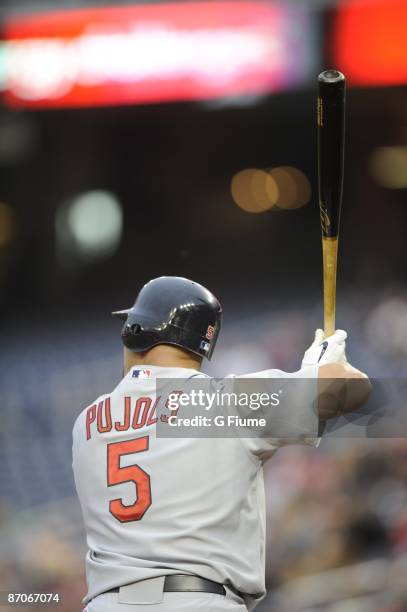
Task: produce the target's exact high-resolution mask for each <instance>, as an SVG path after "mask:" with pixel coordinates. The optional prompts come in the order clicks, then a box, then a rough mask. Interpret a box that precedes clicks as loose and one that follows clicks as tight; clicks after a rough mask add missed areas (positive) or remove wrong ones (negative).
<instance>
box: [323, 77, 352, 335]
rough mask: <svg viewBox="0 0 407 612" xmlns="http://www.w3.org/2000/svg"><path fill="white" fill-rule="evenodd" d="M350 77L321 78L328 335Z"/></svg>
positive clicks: (333, 305) (330, 331)
mask: <svg viewBox="0 0 407 612" xmlns="http://www.w3.org/2000/svg"><path fill="white" fill-rule="evenodd" d="M345 95H346V80H345V77H344V75H343V74H342V73H341V72H339V71H337V70H325V72H322V73H321V74H320V75H319V77H318V103H317V125H318V127H317V129H318V191H319V209H320V214H321V231H322V257H323V282H324V331H325V336H330V335H332V334H333V333H334V332H335V309H336V274H337V261H338V237H339V224H340V218H341V207H342V193H343V175H344V156H345Z"/></svg>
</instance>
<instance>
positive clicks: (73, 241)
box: [56, 190, 123, 259]
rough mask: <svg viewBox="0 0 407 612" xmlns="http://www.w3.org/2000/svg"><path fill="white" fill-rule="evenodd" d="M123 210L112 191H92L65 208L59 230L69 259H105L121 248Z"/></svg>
mask: <svg viewBox="0 0 407 612" xmlns="http://www.w3.org/2000/svg"><path fill="white" fill-rule="evenodd" d="M122 225H123V219H122V208H121V205H120V202H119V200H118V199H117V197H116V196H115V195H114V194H112V193H110V192H108V191H102V190H97V191H88V192H86V193H83V194H81V195H79V196H78V197H77V198H75V199H74V200H71V201H70V202H68V203H65V204H63V205H62V206H61V208H60V210H59V211H58V213H57V218H56V230H57V241H58V246H59V247H60V250H62V251H63V253H64V255H65V256H68V257H69V255H75V254H76V255H79V257H80V258H81V259H104V258H106V257H107V256H109V255H111V254H113V253H114V251H115V250H116V249H117V247H118V245H119V243H120V239H121V235H122Z"/></svg>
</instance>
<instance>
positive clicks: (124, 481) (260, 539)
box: [73, 366, 318, 607]
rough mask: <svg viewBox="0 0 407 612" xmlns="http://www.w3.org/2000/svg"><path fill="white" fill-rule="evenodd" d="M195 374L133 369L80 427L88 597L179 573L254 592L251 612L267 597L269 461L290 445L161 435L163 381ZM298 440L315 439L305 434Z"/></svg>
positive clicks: (77, 461) (76, 445)
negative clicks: (158, 388) (158, 403)
mask: <svg viewBox="0 0 407 612" xmlns="http://www.w3.org/2000/svg"><path fill="white" fill-rule="evenodd" d="M317 372H318V367H317V366H315V367H310V368H307V369H306V370H304V371H300V372H296V373H294V374H287V373H285V372H281V371H280V370H266V371H264V372H259V373H256V374H251V375H249V376H250V377H263V378H266V377H267V378H283V377H284V378H290V377H296V378H298V377H304V378H312V377H314V378H315V377H317ZM192 376H202V375H201V374H200V373H199V372H196V371H195V370H188V369H183V368H161V367H148V366H145V367H143V368H141V367H140V366H139V367H134V368H132V369H131V370H130V372H129V373H128V374H127V376H125V378H123V380H122V381H121V382H120V384H119V385H118V386H117V387H116V389H114V391H113V392H112V393H110V394H109V395H105V396H102V397H100V398H99V399H98V400H96V402H95V403H94V404H93V405H92V406H90V407H89V408H87V409H85V410H84V411H83V412H82V413H81V414H80V415H79V417H78V418H77V420H76V422H75V425H74V429H73V469H74V476H75V483H76V488H77V491H78V495H79V500H80V503H81V507H82V512H83V517H84V521H85V526H86V531H87V543H88V547H89V552H88V554H87V559H86V570H87V580H88V594H87V597H86V599H85V601H89V600H90V599H92V598H93V597H95V596H96V595H98V594H100V593H103V592H105V591H107V590H109V589H112V588H115V587H118V586H122V585H125V584H128V583H131V582H136V581H138V580H143V579H146V578H152V577H155V576H162V575H164V574H165V575H167V574H172V573H174V574H179V573H182V574H196V575H198V576H202V577H204V578H207V579H209V580H214V581H216V582H219V583H222V584H225V585H228V586H231V587H232V588H234V589H236V590H238V591H240V592H242V593H245V594H247V595H248V597H247V603H248V605H249V607H251V604H253V603H254V602H255V601H256V600H257V599H259V598H260V597H261V596H262V595H263V594H264V593H265V584H264V581H265V496H264V483H263V470H262V465H263V463H264V460H265V459H268V458H270V457H271V456H272V455H273V454H274V452H275V451H276V450H277V448H278V447H279V446H280V445H281V444H283V443H284V441H283V440H278V439H276V438H262V439H257V438H247V439H242V438H239V437H231V438H227V439H226V438H216V437H209V438H198V439H197V438H163V437H158V436H156V435H155V434H156V415H155V379H156V378H157V377H159V378H184V379H185V378H189V377H192ZM239 378H240V377H239ZM291 441H293V440H291ZM294 441H298V442H300V443H304V442H305V443H308V444H315V443H316V439H315V438H304V435H301V432H298V439H297V440H294Z"/></svg>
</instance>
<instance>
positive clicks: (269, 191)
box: [231, 168, 278, 213]
mask: <svg viewBox="0 0 407 612" xmlns="http://www.w3.org/2000/svg"><path fill="white" fill-rule="evenodd" d="M231 193H232V197H233V200H234V201H235V203H236V204H237V205H238V206H239V207H240V208H242V209H243V210H245V211H246V212H250V213H261V212H265V211H266V210H269V209H270V208H272V207H273V206H274V204H275V203H276V201H277V196H278V191H277V185H276V184H275V183H274V180H273V178H272V177H271V176H270V174H268V173H267V172H266V171H265V170H258V169H256V168H247V169H245V170H241V171H240V172H237V173H236V174H235V175H234V176H233V178H232V183H231Z"/></svg>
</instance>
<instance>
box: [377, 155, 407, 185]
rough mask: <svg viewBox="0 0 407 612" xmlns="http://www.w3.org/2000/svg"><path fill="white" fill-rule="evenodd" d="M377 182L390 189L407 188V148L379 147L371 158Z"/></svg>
mask: <svg viewBox="0 0 407 612" xmlns="http://www.w3.org/2000/svg"><path fill="white" fill-rule="evenodd" d="M370 170H371V173H372V176H373V178H374V179H375V181H376V182H377V183H378V184H379V185H381V186H382V187H387V188H388V189H404V188H406V187H407V146H398V147H378V148H377V149H375V150H374V151H373V153H372V155H371V157H370Z"/></svg>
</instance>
